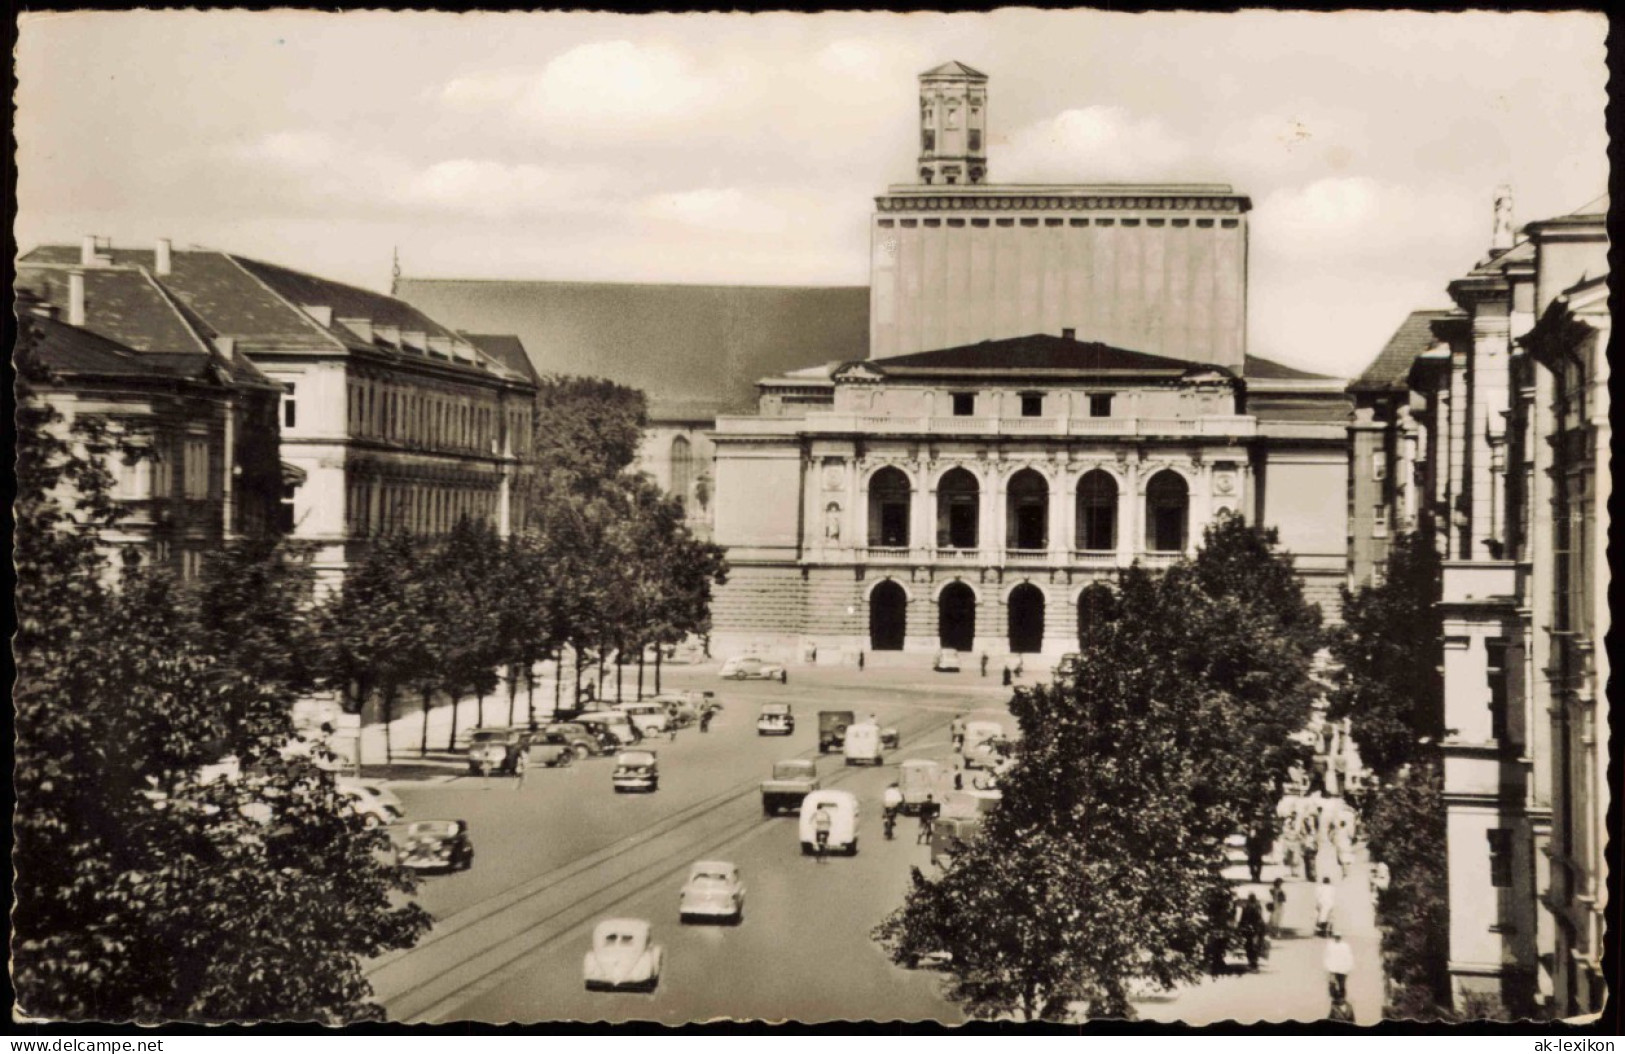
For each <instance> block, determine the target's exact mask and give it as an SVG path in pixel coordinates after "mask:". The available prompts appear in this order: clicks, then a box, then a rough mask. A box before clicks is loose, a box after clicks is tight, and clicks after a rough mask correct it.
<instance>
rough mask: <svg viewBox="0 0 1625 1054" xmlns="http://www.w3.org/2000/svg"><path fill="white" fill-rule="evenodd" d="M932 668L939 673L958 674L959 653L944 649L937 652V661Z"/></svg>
mask: <svg viewBox="0 0 1625 1054" xmlns="http://www.w3.org/2000/svg"><path fill="white" fill-rule="evenodd" d="M931 668H932V669H933V670H935V671H937V672H938V673H958V672H959V653H958V652H957V651H955V650H954V649H952V648H943V649H942V650H941V651H939V652H937V658H936V661H935V662H933V663H932V664H931Z"/></svg>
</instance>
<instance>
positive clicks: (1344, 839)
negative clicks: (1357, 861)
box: [1332, 825, 1354, 878]
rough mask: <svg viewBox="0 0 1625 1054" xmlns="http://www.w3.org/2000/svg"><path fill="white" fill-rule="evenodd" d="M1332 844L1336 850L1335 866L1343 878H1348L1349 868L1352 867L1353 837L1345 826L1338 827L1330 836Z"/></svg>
mask: <svg viewBox="0 0 1625 1054" xmlns="http://www.w3.org/2000/svg"><path fill="white" fill-rule="evenodd" d="M1332 844H1333V845H1334V846H1335V847H1336V849H1337V866H1338V869H1339V870H1341V871H1342V872H1343V877H1344V878H1347V877H1349V868H1351V867H1353V866H1354V835H1353V833H1352V832H1351V831H1350V830H1349V828H1348V827H1347V826H1346V825H1339V826H1338V828H1337V831H1336V833H1335V834H1334V835H1333V836H1332Z"/></svg>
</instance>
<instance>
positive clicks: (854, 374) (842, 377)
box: [831, 362, 886, 384]
mask: <svg viewBox="0 0 1625 1054" xmlns="http://www.w3.org/2000/svg"><path fill="white" fill-rule="evenodd" d="M831 379H832V380H834V381H835V383H836V384H876V383H878V382H880V381H883V380H885V379H886V374H885V372H884V371H883V370H881V369H879V368H878V367H875V366H872V365H870V364H869V363H867V362H849V363H847V364H846V365H845V366H842V367H840V368H839V369H837V370H836V371H835V372H834V374H832V375H831Z"/></svg>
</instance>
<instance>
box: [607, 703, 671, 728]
mask: <svg viewBox="0 0 1625 1054" xmlns="http://www.w3.org/2000/svg"><path fill="white" fill-rule="evenodd" d="M615 709H617V710H619V711H620V712H621V713H623V714H625V715H626V719H627V720H628V721H630V722H631V723H632V727H633V728H635V729H637V730H638V734H639V735H643V736H663V735H665V734H666V728H667V725H668V723H669V721H670V718H668V717H667V715H666V707H665V706H664V705H663V704H661V703H657V702H655V701H654V700H652V699H648V700H644V701H642V702H636V703H623V704H622V705H620V706H618V707H616V708H615Z"/></svg>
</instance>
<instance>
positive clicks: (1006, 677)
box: [1004, 662, 1010, 688]
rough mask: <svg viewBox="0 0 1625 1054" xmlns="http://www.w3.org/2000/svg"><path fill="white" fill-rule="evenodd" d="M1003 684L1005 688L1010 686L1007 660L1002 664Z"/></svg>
mask: <svg viewBox="0 0 1625 1054" xmlns="http://www.w3.org/2000/svg"><path fill="white" fill-rule="evenodd" d="M1004 686H1005V687H1006V688H1008V687H1010V664H1009V663H1008V662H1006V663H1005V664H1004Z"/></svg>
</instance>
